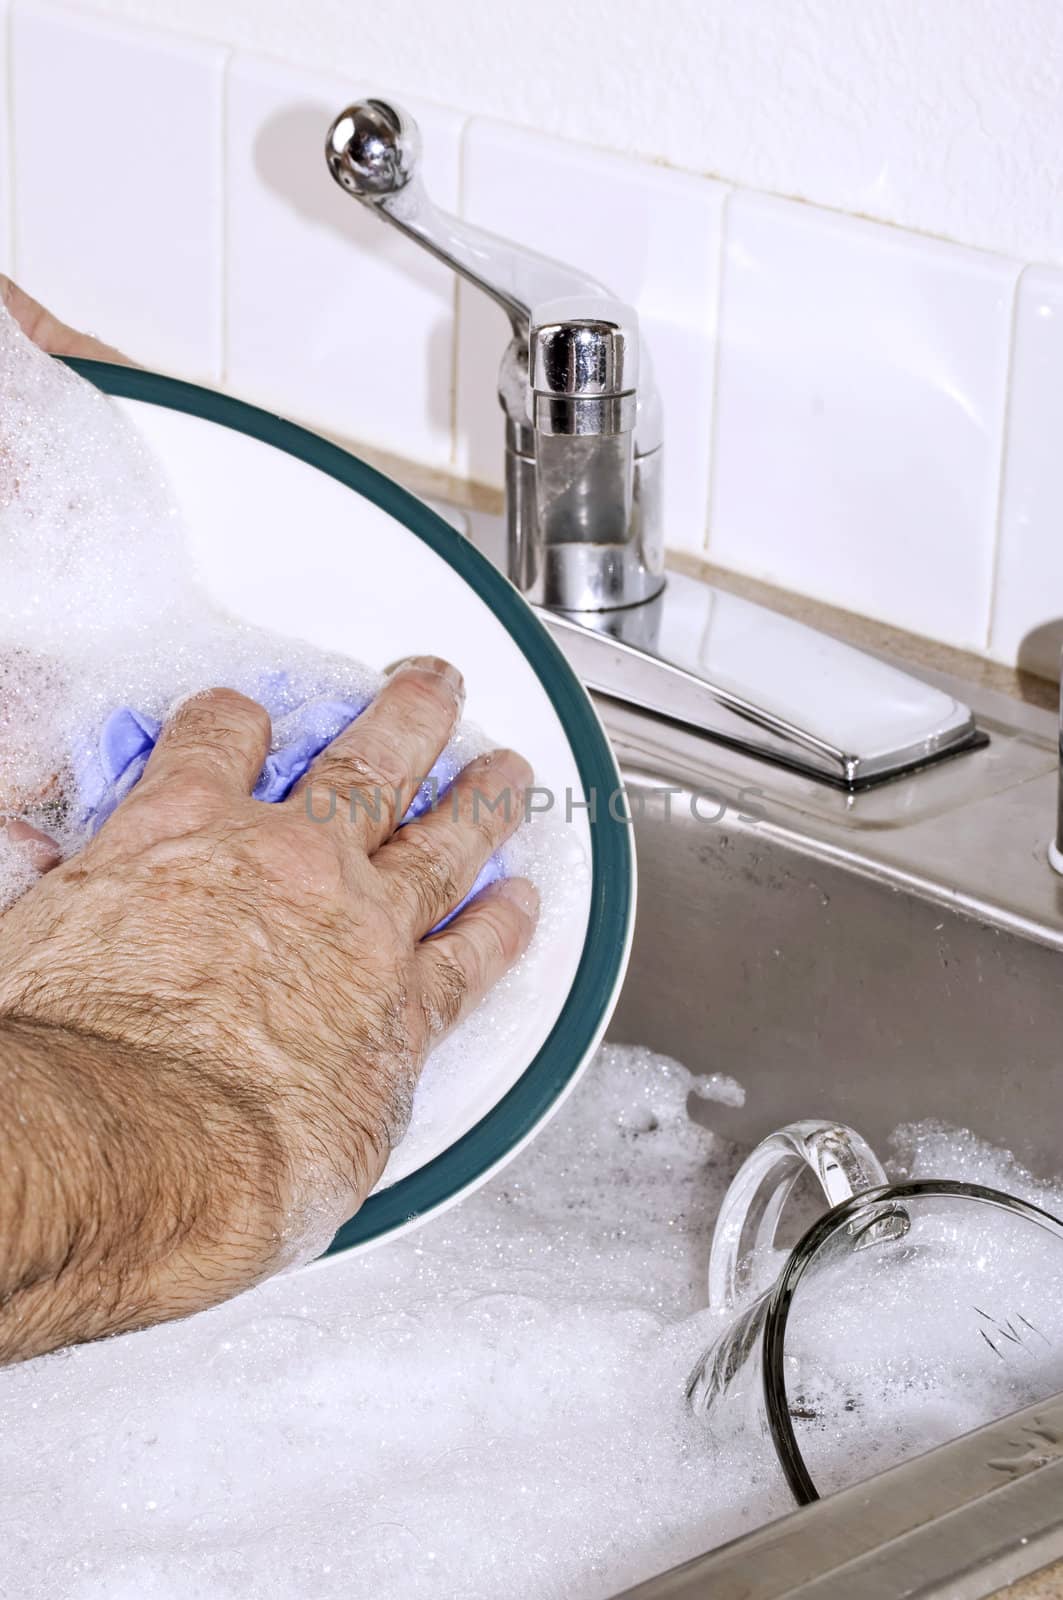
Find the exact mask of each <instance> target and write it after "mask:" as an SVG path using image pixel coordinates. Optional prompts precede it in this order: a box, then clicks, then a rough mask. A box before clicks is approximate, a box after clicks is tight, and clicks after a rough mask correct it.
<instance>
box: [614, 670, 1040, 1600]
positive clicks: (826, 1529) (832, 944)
mask: <svg viewBox="0 0 1063 1600" xmlns="http://www.w3.org/2000/svg"><path fill="white" fill-rule="evenodd" d="M926 676H927V677H928V678H929V679H930V681H932V682H935V683H938V684H940V685H941V686H942V687H947V688H949V689H950V690H952V691H953V692H955V693H957V694H959V695H960V696H961V697H962V698H964V699H965V700H967V701H968V702H969V703H971V704H972V705H973V706H974V708H975V710H976V712H977V715H978V720H979V723H980V725H981V726H982V727H983V728H984V729H985V730H986V731H988V732H989V734H990V743H989V745H988V746H987V747H986V748H985V749H983V750H980V751H975V752H972V753H969V754H965V755H962V756H958V757H956V758H955V759H954V760H952V761H949V762H945V763H943V764H941V765H940V766H938V767H936V768H934V769H929V770H927V771H925V772H922V773H919V774H916V775H914V776H910V777H907V778H903V779H899V780H896V781H895V782H893V783H891V784H887V785H885V786H883V787H881V788H879V789H876V790H872V791H869V792H866V793H863V794H857V795H846V794H844V793H842V792H840V791H836V790H832V789H829V788H826V787H825V786H823V785H821V784H817V783H815V782H813V781H810V780H808V779H804V778H801V777H799V776H797V775H795V774H793V773H791V772H787V771H784V770H781V769H776V768H773V767H771V766H769V765H767V764H765V763H763V762H759V761H754V760H752V759H751V758H748V757H744V756H742V755H741V754H739V753H737V752H734V751H731V750H729V749H726V748H723V747H721V746H718V745H714V744H712V743H710V742H709V741H708V740H707V739H705V738H703V737H701V736H699V735H696V734H693V733H691V732H689V731H687V730H684V729H683V728H681V727H678V726H676V725H674V724H671V723H669V722H667V721H665V720H663V719H657V718H653V717H651V716H648V715H645V714H643V713H641V712H638V711H633V710H631V709H630V708H626V707H623V706H620V705H617V704H612V703H608V702H604V701H603V702H601V703H600V710H601V712H602V715H603V718H604V720H605V723H606V727H607V729H608V731H609V733H610V735H611V736H612V738H613V741H614V744H615V746H616V749H617V751H618V754H619V756H620V759H621V763H622V766H623V770H624V775H625V782H626V784H627V786H628V792H629V796H630V798H631V808H632V813H633V818H634V828H635V835H636V842H637V850H638V862H639V883H640V904H639V915H638V921H637V927H636V933H635V943H634V949H633V953H632V959H631V965H630V969H629V973H628V978H627V982H626V985H625V988H624V991H623V994H622V997H621V1001H620V1005H619V1007H618V1009H617V1012H616V1014H615V1017H614V1020H613V1024H612V1028H611V1036H612V1037H613V1038H614V1039H616V1040H618V1041H619V1040H623V1041H627V1042H632V1043H641V1044H647V1045H649V1046H651V1047H652V1048H653V1049H655V1050H661V1051H666V1052H668V1053H669V1054H671V1055H674V1056H676V1057H677V1058H678V1059H679V1060H680V1061H682V1062H683V1063H684V1064H686V1065H687V1066H689V1067H690V1068H691V1069H692V1070H694V1071H695V1072H699V1071H703V1072H708V1071H722V1072H727V1073H730V1074H733V1075H734V1076H735V1077H736V1078H737V1079H738V1080H739V1081H740V1082H741V1083H742V1084H743V1085H744V1086H745V1088H746V1091H747V1097H746V1103H745V1105H744V1106H742V1107H741V1108H724V1107H720V1106H717V1105H713V1106H712V1107H711V1113H710V1114H711V1119H712V1123H713V1126H714V1127H716V1128H718V1129H719V1130H720V1132H722V1133H723V1134H725V1135H726V1136H728V1137H730V1138H734V1139H738V1140H742V1141H748V1142H752V1141H754V1140H757V1139H759V1138H761V1137H762V1136H763V1135H765V1134H766V1133H768V1132H770V1131H771V1130H772V1129H773V1128H775V1127H778V1126H779V1125H780V1124H782V1123H785V1122H788V1121H791V1120H794V1119H797V1118H801V1117H831V1118H838V1119H840V1120H842V1121H845V1122H848V1123H851V1124H852V1125H854V1126H855V1127H856V1128H858V1129H859V1130H860V1131H861V1132H862V1133H863V1134H864V1135H865V1136H866V1137H867V1138H868V1140H869V1141H870V1142H871V1144H872V1146H873V1147H874V1146H876V1145H878V1146H880V1147H883V1148H884V1147H885V1144H886V1139H887V1136H888V1134H889V1133H890V1132H891V1130H892V1129H894V1128H895V1127H896V1126H897V1125H898V1124H899V1123H902V1122H908V1121H913V1120H922V1119H925V1118H939V1119H941V1120H944V1121H947V1122H950V1123H952V1124H955V1125H960V1126H965V1127H968V1128H970V1129H972V1130H973V1131H974V1132H975V1133H976V1134H978V1135H980V1136H982V1137H983V1138H985V1139H988V1140H991V1141H992V1142H993V1143H994V1144H998V1145H1003V1146H1007V1147H1009V1148H1010V1149H1011V1150H1012V1151H1013V1152H1014V1153H1015V1154H1016V1155H1017V1156H1018V1158H1019V1159H1020V1160H1021V1161H1022V1162H1024V1163H1025V1164H1026V1165H1028V1166H1029V1167H1031V1168H1032V1169H1033V1170H1034V1171H1035V1172H1037V1173H1039V1174H1041V1175H1044V1176H1048V1175H1050V1174H1056V1175H1058V1173H1059V1172H1060V1170H1061V1167H1063V1153H1061V1149H1060V1138H1059V1134H1060V1129H1061V1128H1063V1064H1061V1060H1060V1058H1061V1054H1063V954H1061V950H1063V880H1060V879H1059V878H1057V877H1056V875H1055V874H1054V873H1053V872H1052V871H1051V869H1050V868H1049V866H1048V862H1047V843H1048V839H1049V836H1050V833H1051V830H1052V827H1053V819H1054V815H1055V785H1056V760H1057V757H1056V730H1055V723H1054V719H1053V718H1052V717H1051V716H1050V715H1049V714H1048V713H1046V712H1042V711H1036V710H1033V709H1031V708H1027V707H1024V706H1022V705H1020V704H1019V703H1018V702H1012V701H1011V700H1008V699H1005V698H1003V697H1001V696H997V695H993V694H989V693H980V692H979V691H978V690H976V689H975V688H974V687H972V685H970V684H967V683H957V682H955V681H954V680H950V679H946V678H944V677H942V676H939V675H933V674H926ZM942 1176H948V1175H947V1174H942ZM710 1226H711V1219H708V1218H707V1219H706V1235H707V1234H708V1231H709V1228H710ZM783 1545H785V1555H781V1554H780V1551H781V1549H782V1546H783ZM1060 1556H1063V1401H1061V1402H1060V1403H1058V1404H1057V1405H1055V1406H1054V1407H1053V1406H1042V1407H1039V1408H1037V1410H1036V1415H1030V1416H1026V1415H1022V1416H1019V1417H1017V1418H1015V1419H1009V1420H1008V1421H1006V1422H1003V1423H997V1424H994V1425H992V1426H991V1427H990V1428H987V1429H985V1430H981V1431H980V1432H979V1433H977V1434H973V1435H969V1436H967V1438H966V1439H964V1440H961V1441H958V1442H954V1443H952V1444H948V1445H945V1446H943V1447H941V1448H940V1449H938V1450H936V1451H934V1452H932V1453H931V1454H929V1455H927V1456H923V1457H922V1458H920V1459H918V1460H913V1461H909V1462H906V1463H904V1464H903V1465H901V1466H900V1467H896V1468H894V1469H892V1470H891V1471H890V1472H887V1473H883V1474H881V1475H880V1477H878V1478H874V1479H870V1480H868V1481H867V1482H865V1483H864V1484H862V1485H860V1486H858V1487H857V1488H855V1489H852V1490H847V1491H845V1492H844V1493H843V1494H840V1495H837V1496H834V1497H833V1498H831V1499H829V1500H824V1501H822V1502H820V1503H819V1504H818V1505H815V1506H812V1507H809V1508H807V1509H806V1510H803V1511H800V1512H795V1513H794V1514H793V1515H792V1516H791V1517H788V1518H786V1519H784V1521H783V1522H781V1523H777V1524H775V1525H773V1527H769V1528H768V1529H764V1530H761V1531H760V1532H759V1533H754V1534H751V1535H749V1536H747V1537H745V1538H743V1539H741V1540H739V1541H737V1542H736V1543H734V1544H732V1545H729V1546H727V1547H725V1548H724V1549H721V1550H719V1551H717V1552H715V1553H714V1554H711V1555H707V1556H706V1557H705V1558H704V1559H703V1560H702V1561H696V1562H694V1563H691V1564H690V1565H689V1566H688V1567H685V1568H682V1569H678V1570H677V1571H676V1572H675V1573H672V1574H668V1575H666V1576H662V1577H661V1578H659V1579H655V1580H653V1581H652V1582H650V1583H648V1584H644V1585H642V1586H640V1587H639V1588H638V1589H637V1590H634V1591H631V1595H632V1596H634V1595H636V1594H637V1595H638V1596H639V1597H640V1600H663V1597H665V1596H668V1597H672V1596H675V1597H679V1596H695V1595H709V1594H711V1595H712V1597H713V1600H726V1597H729V1596H734V1597H736V1600H737V1597H738V1596H742V1597H744V1600H755V1597H762V1600H768V1597H769V1596H782V1595H791V1594H793V1595H797V1594H801V1595H804V1594H806V1593H807V1594H809V1595H811V1594H812V1593H813V1592H814V1594H815V1595H816V1596H817V1600H825V1597H826V1596H827V1595H828V1594H829V1595H832V1596H833V1595H837V1596H838V1597H839V1600H841V1597H843V1596H844V1597H845V1600H851V1597H852V1596H853V1595H855V1594H859V1595H860V1596H861V1600H864V1597H871V1596H874V1595H878V1594H881V1595H882V1596H883V1597H884V1600H885V1597H886V1596H896V1595H897V1594H900V1593H905V1594H908V1593H912V1594H914V1593H918V1594H920V1595H923V1594H928V1595H929V1594H939V1593H940V1594H942V1595H948V1596H950V1597H953V1600H955V1597H967V1596H971V1597H973V1596H977V1595H984V1594H989V1593H991V1592H993V1591H995V1590H996V1589H998V1588H999V1587H1000V1586H1001V1584H1003V1583H1005V1582H1010V1581H1011V1580H1012V1579H1014V1578H1016V1577H1018V1576H1020V1575H1021V1574H1023V1573H1025V1572H1028V1571H1032V1570H1034V1569H1035V1568H1038V1567H1040V1566H1043V1565H1044V1564H1046V1563H1047V1562H1049V1561H1051V1560H1054V1559H1056V1558H1057V1557H1060ZM843 1568H844V1571H843V1570H842V1569H843ZM935 1573H936V1574H937V1575H938V1578H940V1586H939V1587H934V1586H933V1585H932V1584H931V1583H930V1577H929V1576H928V1575H933V1574H935ZM915 1574H918V1575H919V1584H918V1585H915V1586H914V1587H909V1585H910V1584H912V1583H913V1578H914V1575H915ZM924 1579H926V1581H925V1582H924ZM928 1585H929V1586H928Z"/></svg>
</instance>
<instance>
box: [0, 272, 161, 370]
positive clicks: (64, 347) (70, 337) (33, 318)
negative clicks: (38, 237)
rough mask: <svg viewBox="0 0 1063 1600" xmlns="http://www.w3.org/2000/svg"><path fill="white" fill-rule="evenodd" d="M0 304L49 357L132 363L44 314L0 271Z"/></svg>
mask: <svg viewBox="0 0 1063 1600" xmlns="http://www.w3.org/2000/svg"><path fill="white" fill-rule="evenodd" d="M0 305H4V306H6V308H7V310H8V311H10V313H11V315H12V316H13V317H14V319H15V321H16V322H17V323H18V325H19V327H20V328H21V329H22V331H23V333H24V334H25V335H26V337H27V338H28V339H32V340H33V342H34V344H36V345H40V347H41V349H42V350H46V351H47V352H48V354H49V355H53V356H87V357H89V358H90V359H91V360H93V361H113V362H117V363H118V364H119V365H120V366H132V365H133V363H132V362H131V361H129V360H128V358H127V357H126V356H123V355H121V354H120V353H119V351H117V350H114V349H112V348H111V346H110V345H109V344H102V343H101V342H100V340H99V339H94V338H93V337H92V335H91V334H88V333H78V332H77V331H76V330H75V329H74V328H68V327H67V325H66V323H65V322H60V321H59V318H58V317H54V316H53V315H52V313H51V312H50V311H46V310H45V309H44V307H43V306H42V305H38V303H37V301H36V300H31V299H30V297H29V295H28V294H26V293H25V291H24V290H22V289H20V288H19V286H18V284H17V283H12V281H11V279H10V278H8V277H5V276H4V274H3V273H2V272H0Z"/></svg>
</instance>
